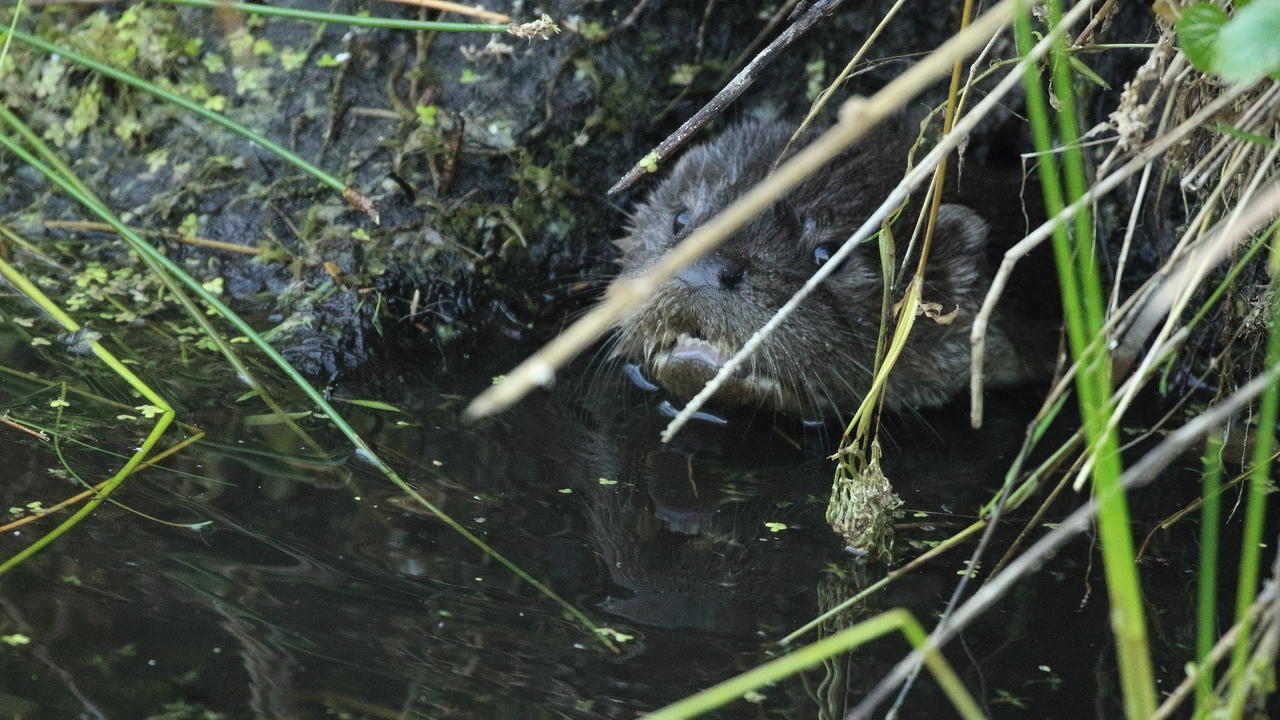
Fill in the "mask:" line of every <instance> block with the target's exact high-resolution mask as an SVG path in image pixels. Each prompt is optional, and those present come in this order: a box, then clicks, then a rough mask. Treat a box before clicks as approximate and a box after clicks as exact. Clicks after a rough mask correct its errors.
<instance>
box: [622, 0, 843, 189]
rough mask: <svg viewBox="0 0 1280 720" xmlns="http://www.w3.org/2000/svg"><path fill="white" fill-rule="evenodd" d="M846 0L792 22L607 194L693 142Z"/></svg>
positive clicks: (814, 8) (828, 0) (822, 1)
mask: <svg viewBox="0 0 1280 720" xmlns="http://www.w3.org/2000/svg"><path fill="white" fill-rule="evenodd" d="M842 2H844V0H818V1H817V2H815V3H813V4H812V5H810V6H809V7H808V8H807V9H806V10H805V13H804V15H803V16H801V17H800V19H799V20H797V21H795V22H794V23H792V24H791V25H790V26H789V27H787V29H786V30H784V31H782V34H781V35H779V36H778V37H776V38H774V40H773V42H771V43H769V44H768V45H766V46H765V48H764V49H763V50H761V51H760V53H759V54H758V55H756V56H755V57H754V58H752V59H751V62H749V63H747V66H746V67H744V68H743V69H742V70H741V71H740V72H739V73H738V74H737V75H735V76H733V79H732V80H730V81H729V82H728V83H726V84H725V86H724V87H722V88H720V92H717V93H716V94H715V97H712V98H711V99H710V100H708V101H707V104H705V105H703V106H702V107H701V108H700V109H699V110H698V111H697V112H696V113H694V114H693V115H691V116H690V117H689V119H688V120H685V121H684V123H683V124H681V125H680V127H678V128H676V131H675V132H673V133H671V134H670V135H668V136H667V137H666V138H665V139H664V140H663V141H662V142H660V143H658V146H657V147H655V148H653V149H652V150H650V151H649V152H648V154H646V155H645V156H644V157H642V158H640V160H638V161H636V164H635V165H632V166H631V169H630V170H628V171H627V172H626V174H624V175H623V176H622V178H621V179H619V180H618V182H616V183H614V184H613V187H611V188H609V191H608V192H607V193H606V194H608V195H616V194H617V193H620V192H622V191H623V190H626V189H627V188H630V187H631V186H632V185H634V184H635V183H636V182H637V181H638V180H639V179H640V178H641V177H643V176H645V175H647V174H650V173H653V172H655V171H656V168H657V166H659V165H661V164H662V163H664V162H666V160H667V158H669V157H671V155H672V154H673V153H675V152H676V151H677V150H679V149H680V148H682V147H684V145H685V143H687V142H689V140H691V139H692V138H693V136H694V135H696V134H697V132H698V131H699V130H701V129H702V128H703V127H704V126H705V125H706V124H707V123H709V122H711V120H712V119H714V118H715V117H716V116H717V115H719V114H720V113H721V112H723V111H724V109H725V108H726V107H728V106H729V105H730V104H731V103H732V102H733V101H734V100H736V99H738V96H740V95H742V93H744V92H746V90H747V88H749V87H751V86H752V85H753V84H755V81H756V79H757V78H758V77H759V75H760V72H761V71H762V70H763V69H764V68H766V67H768V65H769V64H770V63H772V62H773V61H774V59H775V58H777V57H778V56H779V55H780V54H782V52H783V51H784V50H786V49H787V48H788V47H789V46H790V45H791V44H792V43H794V42H795V41H796V40H798V39H799V38H800V36H801V35H803V34H805V33H806V32H808V31H809V29H810V28H812V27H813V26H814V25H816V24H817V22H818V21H819V20H821V19H822V18H823V17H825V16H826V15H828V14H829V13H831V12H832V11H833V10H835V9H836V8H837V7H838V6H839V5H840V3H842Z"/></svg>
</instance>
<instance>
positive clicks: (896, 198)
mask: <svg viewBox="0 0 1280 720" xmlns="http://www.w3.org/2000/svg"><path fill="white" fill-rule="evenodd" d="M1001 7H1004V4H1003V3H1002V4H1001V5H1000V6H997V8H994V9H992V10H991V11H990V12H988V13H987V14H986V15H983V16H982V17H981V18H979V19H978V21H976V22H975V23H974V24H973V25H970V26H969V27H968V28H967V29H965V30H963V31H961V32H960V33H957V34H956V35H955V36H954V37H953V38H952V40H955V39H958V38H961V37H964V36H965V35H966V34H967V33H970V34H972V35H973V36H974V37H976V38H980V39H981V38H987V37H989V36H990V35H993V34H995V33H994V32H991V31H989V30H987V29H986V28H985V26H984V25H980V24H979V23H982V22H983V21H986V20H987V18H988V16H989V15H991V14H992V13H994V12H995V11H996V10H997V9H999V8H1001ZM1088 9H1089V0H1081V1H1080V2H1078V3H1076V5H1075V6H1074V7H1073V8H1071V12H1069V13H1067V14H1066V15H1065V16H1064V17H1063V22H1062V23H1060V24H1059V26H1058V27H1056V28H1054V29H1053V30H1052V31H1050V33H1049V34H1048V35H1047V36H1046V37H1045V38H1044V39H1042V40H1041V41H1040V42H1039V43H1037V44H1036V46H1035V47H1033V48H1032V49H1031V51H1030V52H1028V53H1027V56H1026V57H1025V58H1023V59H1022V60H1021V61H1020V62H1019V63H1017V64H1016V65H1014V66H1013V68H1012V69H1011V70H1010V71H1009V73H1008V74H1007V75H1005V77H1004V78H1003V79H1001V80H1000V82H999V83H997V84H996V86H995V87H994V88H992V89H991V92H989V93H988V94H987V96H986V97H984V98H983V99H982V101H981V102H979V103H978V104H977V105H974V107H973V110H971V111H970V112H969V113H967V114H966V115H965V116H964V118H963V119H961V120H960V121H959V122H958V123H956V126H955V127H954V128H953V129H952V131H951V132H950V133H947V134H946V135H944V136H943V137H942V139H941V140H940V141H939V142H938V144H937V146H935V147H934V148H933V150H931V151H930V152H929V154H928V155H926V156H925V157H924V159H922V160H921V161H920V164H919V165H917V166H916V167H914V168H912V170H911V171H910V172H909V173H907V175H906V177H904V178H903V179H902V181H901V182H900V183H898V185H897V186H896V187H895V188H894V189H893V190H891V191H890V192H889V195H888V197H886V198H885V200H884V202H882V203H881V204H880V207H879V208H877V209H876V211H875V212H873V213H872V214H871V216H870V217H868V218H867V220H866V221H865V222H864V223H863V224H862V226H861V227H860V228H858V230H857V231H856V232H854V233H853V234H852V235H850V236H849V238H848V239H847V240H845V242H844V245H842V246H841V247H840V249H839V250H838V251H837V252H836V253H835V254H834V255H832V256H831V258H830V259H829V260H828V261H827V262H826V263H823V265H822V266H821V267H819V268H818V270H817V272H815V273H814V274H813V275H812V276H811V277H810V278H809V279H808V280H807V281H806V282H805V284H804V285H803V286H802V287H801V288H800V290H798V291H797V292H796V294H795V295H792V296H791V299H789V300H787V302H786V304H784V305H783V306H782V307H781V308H779V309H778V311H777V312H776V313H774V315H773V317H772V318H770V319H769V321H768V322H767V323H765V324H764V326H763V327H761V328H760V329H759V330H757V331H756V332H755V334H753V335H752V336H751V338H750V339H748V340H747V342H746V344H744V345H743V346H742V348H741V349H740V350H739V351H738V352H737V354H735V355H734V356H733V357H732V358H730V359H729V361H728V362H726V363H725V364H724V365H723V366H722V367H721V368H720V371H719V372H718V373H717V374H716V376H715V377H714V378H712V379H711V381H710V382H708V383H707V384H706V386H705V387H703V389H702V390H701V391H700V392H698V394H697V395H695V396H694V397H693V399H692V400H690V401H689V402H688V404H686V405H685V407H684V409H683V410H681V411H680V412H679V413H678V414H677V415H676V417H675V418H674V419H672V421H671V422H670V423H669V424H668V425H667V427H666V429H664V430H663V431H662V439H663V441H664V442H665V441H668V440H670V439H671V438H672V437H674V436H675V434H676V433H677V432H678V431H679V430H680V428H681V427H683V426H684V424H685V423H686V422H688V420H689V418H690V417H692V416H693V414H694V413H695V412H697V411H698V410H699V409H700V408H701V407H702V405H703V404H704V403H705V402H706V401H707V400H708V399H709V398H710V397H711V395H712V394H713V393H714V392H715V391H716V390H718V389H719V388H720V386H721V385H723V384H724V383H725V382H726V381H727V380H728V378H729V377H731V376H732V374H733V372H734V370H736V369H737V368H738V366H739V365H740V364H741V363H742V361H743V360H744V359H745V358H746V357H747V356H749V355H750V354H751V353H752V352H754V351H755V349H756V348H757V347H759V345H760V343H762V342H764V339H765V338H766V337H768V336H769V335H770V334H771V333H772V332H773V331H774V330H775V329H776V328H777V327H778V326H779V325H781V324H782V322H783V321H784V320H786V318H787V317H788V316H789V315H790V314H791V313H792V312H793V311H794V310H795V309H796V307H798V306H799V305H800V303H801V302H802V301H803V300H804V299H805V298H806V297H807V296H808V295H809V293H811V292H813V291H814V290H815V289H816V288H817V287H818V285H820V284H821V283H822V281H823V280H825V279H826V278H827V276H828V275H830V274H831V273H832V272H834V271H835V269H836V268H837V267H839V266H840V262H841V261H842V260H843V259H844V258H845V257H847V256H848V255H849V253H851V252H853V249H854V248H855V247H856V246H857V245H858V243H861V242H862V241H863V240H865V239H867V238H868V237H871V234H872V233H874V232H875V231H876V229H877V228H879V227H880V224H881V223H882V222H883V221H884V219H885V218H886V217H888V216H889V214H890V213H891V212H893V210H894V209H895V208H897V207H898V205H900V204H901V203H902V202H903V201H904V200H906V199H907V197H908V196H909V195H910V193H911V192H912V191H913V190H915V189H916V187H918V186H919V185H920V183H921V182H923V181H924V180H925V179H926V178H928V177H930V176H931V175H932V174H933V172H934V169H935V168H936V167H937V166H938V164H939V163H941V162H942V160H943V158H945V157H946V156H947V155H948V154H949V153H950V152H951V151H952V150H953V149H955V147H956V146H958V145H959V144H960V143H961V142H963V141H964V140H965V139H966V138H967V137H968V135H969V131H971V130H972V129H973V127H974V126H975V125H977V124H978V123H979V122H980V121H981V120H982V119H983V118H984V117H985V116H986V115H987V113H989V112H991V111H992V110H994V109H995V108H996V107H997V106H998V105H999V102H1000V99H1001V98H1002V97H1004V95H1005V94H1007V93H1008V92H1009V91H1010V90H1012V89H1013V88H1014V87H1016V86H1017V85H1018V84H1019V83H1020V82H1021V81H1022V72H1023V70H1024V69H1025V68H1026V67H1027V65H1029V64H1031V63H1035V62H1038V61H1039V59H1040V58H1041V57H1043V56H1044V55H1045V54H1046V53H1047V52H1048V51H1049V46H1050V45H1051V44H1052V43H1053V42H1056V40H1057V39H1058V38H1059V36H1061V35H1062V34H1063V32H1065V30H1064V28H1066V27H1068V26H1069V25H1070V24H1071V23H1074V22H1075V21H1076V20H1078V19H1079V18H1080V16H1082V15H1083V14H1084V13H1085V12H1087V11H1088ZM988 24H989V23H988ZM975 31H977V32H975ZM978 32H980V33H981V34H978ZM950 42H951V41H948V43H950ZM943 47H946V45H944V46H943ZM939 50H941V48H939ZM935 55H937V53H936V52H935V53H934V55H931V56H930V57H931V58H932V57H934V56H935ZM917 67H919V66H917ZM914 69H915V68H912V70H914ZM908 72H910V71H908ZM900 77H905V75H903V76H900ZM895 82H896V81H895ZM885 89H886V90H887V89H888V88H887V87H886V88H885ZM883 92H884V90H882V91H881V93H883ZM879 94H880V93H877V96H879ZM842 124H843V118H842ZM836 127H837V128H838V127H839V125H837V126H836ZM835 129H836V128H832V130H835ZM828 132H831V131H830V130H829V131H828ZM825 136H826V135H825V134H824V135H823V137H825ZM809 147H813V146H812V145H810V146H809ZM805 150H806V151H807V150H808V148H806V149H805ZM858 412H859V413H862V412H863V410H862V409H861V408H860V409H859V411H858Z"/></svg>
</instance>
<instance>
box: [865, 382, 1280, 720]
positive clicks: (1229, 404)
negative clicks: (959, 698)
mask: <svg viewBox="0 0 1280 720" xmlns="http://www.w3.org/2000/svg"><path fill="white" fill-rule="evenodd" d="M1278 379H1280V365H1276V366H1273V367H1270V368H1267V370H1266V372H1263V373H1260V374H1259V375H1258V376H1257V377H1255V378H1254V379H1252V380H1250V381H1249V382H1248V383H1246V384H1245V385H1244V386H1243V387H1241V388H1240V389H1239V390H1237V391H1235V392H1234V393H1232V394H1231V395H1230V396H1228V397H1227V398H1226V399H1225V400H1223V401H1222V402H1221V403H1219V404H1218V405H1215V406H1214V407H1212V408H1210V409H1208V410H1206V411H1205V412H1203V413H1201V414H1200V415H1198V416H1197V417H1196V418H1195V419H1193V420H1191V421H1190V422H1188V423H1187V424H1186V425H1183V426H1182V427H1181V428H1178V429H1177V430H1176V431H1174V432H1173V433H1171V434H1170V435H1169V436H1168V437H1167V438H1165V440H1164V442H1162V443H1160V444H1159V445H1157V446H1156V447H1155V448H1153V449H1152V450H1151V452H1149V453H1147V454H1146V455H1144V456H1143V457H1142V459H1141V460H1139V461H1138V462H1137V464H1135V465H1134V466H1133V467H1131V468H1129V470H1128V471H1126V472H1125V473H1124V475H1123V476H1121V478H1120V482H1118V483H1117V484H1116V486H1115V488H1114V489H1113V490H1112V492H1125V491H1128V490H1132V489H1136V488H1139V487H1142V486H1144V485H1146V484H1147V483H1148V482H1150V481H1151V480H1152V479H1154V478H1155V477H1156V475H1157V474H1159V473H1160V471H1162V470H1164V469H1165V468H1166V467H1168V466H1169V464H1170V463H1172V462H1173V461H1174V460H1176V459H1177V458H1178V457H1180V456H1181V455H1182V454H1183V453H1184V452H1186V450H1187V448H1188V447H1191V445H1192V444H1194V443H1196V442H1198V441H1199V440H1200V439H1201V438H1203V437H1204V436H1205V435H1206V434H1207V433H1209V432H1210V431H1212V430H1213V429H1214V428H1216V427H1219V426H1220V425H1222V424H1223V423H1224V422H1226V421H1227V420H1228V419H1229V418H1230V417H1231V416H1232V415H1234V414H1236V413H1237V412H1239V411H1240V410H1241V409H1243V408H1244V407H1245V406H1246V405H1248V404H1249V403H1250V402H1251V401H1252V400H1253V399H1254V398H1255V397H1257V396H1258V395H1259V394H1261V393H1262V391H1263V390H1265V389H1266V388H1267V386H1268V385H1270V384H1271V383H1272V382H1276V381H1277V380H1278ZM1104 500H1105V498H1102V497H1095V498H1093V499H1091V500H1089V501H1088V502H1086V503H1084V504H1083V505H1081V506H1080V507H1079V508H1078V509H1076V511H1075V512H1073V513H1071V515H1069V516H1067V518H1066V519H1065V520H1063V521H1062V522H1061V523H1059V524H1058V526H1057V527H1055V528H1054V529H1053V530H1051V531H1049V532H1048V533H1047V534H1045V536H1044V537H1042V538H1040V539H1039V540H1037V541H1036V543H1035V544H1034V545H1032V546H1031V547H1030V548H1028V549H1027V551H1026V552H1025V553H1023V554H1022V555H1020V556H1019V557H1018V558H1017V559H1016V560H1014V561H1013V562H1011V563H1009V566H1008V567H1007V568H1005V570H1004V571H1003V572H1001V573H1000V574H998V575H996V576H994V577H992V578H991V579H990V580H989V581H988V582H987V584H986V585H983V586H982V587H981V588H979V589H978V591H977V592H975V593H974V594H973V597H971V598H969V600H968V601H966V602H965V603H964V605H961V606H960V607H959V608H958V609H957V610H956V612H955V613H954V614H953V615H952V616H951V618H950V620H949V621H948V622H945V623H941V624H939V625H938V626H937V628H936V629H935V630H934V631H933V633H932V634H931V635H930V636H929V643H928V644H927V645H926V646H924V647H922V648H920V649H919V650H913V651H912V652H911V653H910V654H908V655H907V656H906V657H905V658H903V659H902V660H901V661H899V662H898V664H897V665H895V666H894V668H893V670H891V671H890V672H889V674H887V675H886V676H885V677H884V678H882V679H881V680H880V683H879V684H877V685H876V687H875V688H873V689H872V690H871V692H870V693H868V694H867V696H866V697H864V698H863V699H862V701H861V702H860V703H858V705H857V707H855V708H854V709H853V710H852V711H850V712H849V714H848V715H846V716H845V720H862V719H863V718H867V717H869V716H870V715H871V713H872V712H873V711H874V710H875V709H876V707H877V706H878V705H879V704H880V703H881V702H883V701H884V700H885V699H886V698H887V697H888V695H889V694H890V693H892V692H893V690H894V688H896V687H897V686H898V684H899V683H901V682H902V681H903V680H904V679H906V677H907V674H908V673H909V672H910V671H911V669H912V668H914V667H915V666H916V665H917V664H918V663H919V662H920V660H921V659H922V658H923V657H924V652H928V651H938V650H941V648H942V647H943V646H944V645H945V644H946V643H947V642H948V641H950V640H952V639H953V638H954V637H955V636H956V635H957V634H959V632H960V630H962V629H963V628H964V627H966V626H968V625H969V623H971V622H973V621H974V620H975V619H977V618H978V616H979V615H981V614H982V613H983V612H984V611H986V610H987V609H988V608H989V607H991V605H993V604H994V603H995V602H996V601H997V600H999V599H1000V598H1001V597H1003V596H1004V594H1005V593H1007V592H1008V591H1009V590H1010V589H1011V588H1012V587H1013V584H1014V583H1016V582H1017V581H1018V580H1020V579H1022V578H1023V577H1025V576H1027V575H1029V574H1031V573H1032V572H1034V571H1036V570H1038V569H1039V568H1040V567H1041V566H1042V565H1044V563H1045V562H1047V561H1048V560H1049V558H1051V557H1052V556H1053V555H1054V554H1055V553H1056V552H1057V551H1058V550H1059V549H1060V548H1061V547H1062V546H1063V545H1065V544H1066V543H1067V541H1068V540H1070V539H1072V538H1073V537H1075V536H1076V535H1079V534H1081V533H1083V532H1084V531H1085V530H1087V529H1089V527H1090V526H1091V525H1092V523H1093V518H1094V516H1095V515H1097V513H1098V506H1099V504H1100V503H1101V502H1103V501H1104Z"/></svg>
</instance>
